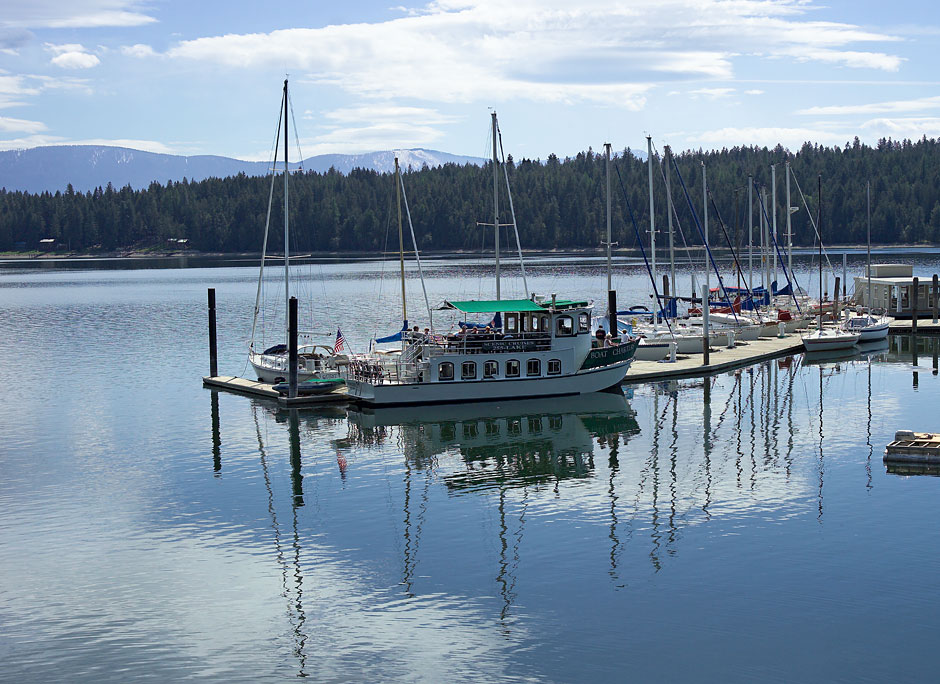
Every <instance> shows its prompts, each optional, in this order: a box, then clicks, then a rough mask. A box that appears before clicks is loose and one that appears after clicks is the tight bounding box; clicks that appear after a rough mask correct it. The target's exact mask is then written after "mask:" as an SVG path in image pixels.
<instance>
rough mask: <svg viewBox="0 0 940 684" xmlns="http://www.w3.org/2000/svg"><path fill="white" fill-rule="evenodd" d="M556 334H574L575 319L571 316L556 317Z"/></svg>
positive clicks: (563, 335)
mask: <svg viewBox="0 0 940 684" xmlns="http://www.w3.org/2000/svg"><path fill="white" fill-rule="evenodd" d="M555 334H556V335H558V336H559V337H568V336H570V335H574V320H573V319H572V318H571V316H559V317H558V318H556V319H555Z"/></svg>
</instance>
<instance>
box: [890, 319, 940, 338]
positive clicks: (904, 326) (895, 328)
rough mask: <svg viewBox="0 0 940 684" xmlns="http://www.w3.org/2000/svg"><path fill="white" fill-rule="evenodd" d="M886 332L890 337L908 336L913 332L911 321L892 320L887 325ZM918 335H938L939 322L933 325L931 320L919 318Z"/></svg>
mask: <svg viewBox="0 0 940 684" xmlns="http://www.w3.org/2000/svg"><path fill="white" fill-rule="evenodd" d="M888 332H889V333H891V334H892V335H910V334H912V333H913V332H914V324H913V322H912V321H911V319H909V318H908V319H906V320H905V319H902V318H892V319H891V323H890V324H888ZM917 334H918V335H940V322H938V323H934V322H933V318H920V319H918V321H917Z"/></svg>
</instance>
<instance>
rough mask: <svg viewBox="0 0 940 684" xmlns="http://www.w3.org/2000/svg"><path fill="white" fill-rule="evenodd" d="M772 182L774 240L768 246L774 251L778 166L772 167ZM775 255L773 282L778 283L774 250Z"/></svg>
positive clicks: (775, 251) (775, 242) (775, 260)
mask: <svg viewBox="0 0 940 684" xmlns="http://www.w3.org/2000/svg"><path fill="white" fill-rule="evenodd" d="M770 182H771V183H772V184H773V189H772V190H771V198H772V199H771V202H772V203H773V228H772V230H773V239H772V240H771V241H770V243H769V244H768V245H767V246H768V247H770V248H771V249H773V245H776V244H777V165H776V164H771V165H770ZM773 253H774V279H773V282H777V250H776V249H774V250H773Z"/></svg>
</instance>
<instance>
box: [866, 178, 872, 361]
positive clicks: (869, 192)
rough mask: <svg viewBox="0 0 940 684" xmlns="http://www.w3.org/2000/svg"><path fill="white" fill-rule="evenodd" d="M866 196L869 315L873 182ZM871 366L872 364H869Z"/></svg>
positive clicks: (868, 299) (869, 302)
mask: <svg viewBox="0 0 940 684" xmlns="http://www.w3.org/2000/svg"><path fill="white" fill-rule="evenodd" d="M865 196H866V199H867V200H868V267H867V271H868V294H867V295H866V297H865V300H866V301H865V304H867V305H868V313H869V315H870V314H871V181H868V184H867V185H866V186H865ZM869 366H871V364H869Z"/></svg>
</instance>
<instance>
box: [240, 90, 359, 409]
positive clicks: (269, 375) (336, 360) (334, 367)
mask: <svg viewBox="0 0 940 684" xmlns="http://www.w3.org/2000/svg"><path fill="white" fill-rule="evenodd" d="M282 97H283V101H282V105H283V110H282V112H281V116H282V117H283V124H284V307H285V308H284V334H285V337H284V339H285V340H286V339H288V330H287V327H288V326H287V323H288V312H289V309H290V222H289V220H288V183H289V178H290V172H289V169H288V134H287V120H288V107H289V105H288V94H287V79H284V94H283V96H282ZM280 132H281V131H280V126H278V132H277V135H276V136H275V140H276V141H277V142H276V143H275V150H274V162H275V164H274V165H275V166H276V165H277V146H278V145H279V142H280V138H281V136H280ZM275 177H276V170H275V171H274V172H272V175H271V192H270V195H269V198H268V212H267V216H268V221H267V222H266V224H265V227H264V243H263V247H262V252H261V268H260V270H259V273H258V289H257V294H256V295H255V308H254V316H253V318H252V323H251V338H250V340H249V342H248V362H249V363H250V364H251V367H252V369H253V370H254V374H255V377H257V378H258V380H259V381H260V382H270V383H283V382H286V381H288V380H289V376H290V354H289V349H288V346H287V344H285V343H283V342H281V343H278V344H274V345H270V346H268V345H265V344H264V343H262V344H261V345H259V346H260V347H261V350H260V351H259V350H258V349H257V348H256V346H255V345H256V343H257V342H258V340H256V339H255V334H256V332H258V316H259V314H260V312H261V292H262V284H263V282H264V263H265V259H266V258H267V246H268V232H269V228H270V218H271V207H272V203H273V200H274V181H275ZM337 333H338V334H337V337H338V341H341V340H342V336H341V335H340V334H339V331H337ZM317 337H320V335H318V334H317V333H313V332H301V331H298V333H297V344H298V348H297V352H298V353H297V382H298V383H307V384H306V385H304V392H305V393H322V392H324V391H328V389H332V388H333V386H335V385H337V384H341V382H342V380H341V379H340V374H339V371H338V368H339V366H341V365H342V364H343V363H344V362H345V359H346V357H345V355H343V354H340V353H338V352H340V351H341V350H337V349H335V346H334V345H329V344H324V343H322V342H321V343H319V344H318V343H316V342H315V341H314V340H315V339H316V338H317ZM320 380H323V381H326V382H322V383H321V382H308V381H320Z"/></svg>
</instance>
